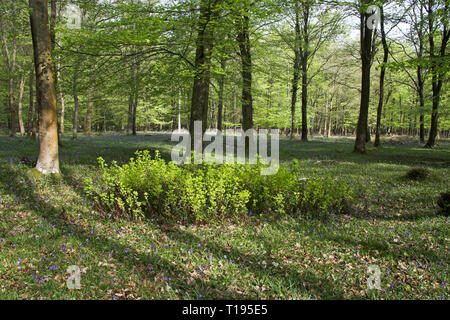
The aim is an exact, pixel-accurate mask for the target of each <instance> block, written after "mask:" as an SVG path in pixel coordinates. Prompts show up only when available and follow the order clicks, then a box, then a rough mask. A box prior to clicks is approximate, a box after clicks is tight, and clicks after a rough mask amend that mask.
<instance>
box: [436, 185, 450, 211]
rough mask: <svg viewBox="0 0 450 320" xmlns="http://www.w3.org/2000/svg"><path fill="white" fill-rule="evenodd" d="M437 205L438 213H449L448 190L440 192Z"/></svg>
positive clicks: (449, 192) (449, 193) (449, 194)
mask: <svg viewBox="0 0 450 320" xmlns="http://www.w3.org/2000/svg"><path fill="white" fill-rule="evenodd" d="M437 205H438V207H439V213H441V214H443V215H445V216H447V217H448V216H449V215H450V191H447V192H442V193H441V194H440V195H439V198H438V201H437Z"/></svg>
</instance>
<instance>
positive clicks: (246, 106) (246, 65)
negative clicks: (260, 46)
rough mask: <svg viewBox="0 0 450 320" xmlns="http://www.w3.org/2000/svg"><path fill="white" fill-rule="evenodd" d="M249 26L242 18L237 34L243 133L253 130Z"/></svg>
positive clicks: (247, 19) (247, 21) (245, 18)
mask: <svg viewBox="0 0 450 320" xmlns="http://www.w3.org/2000/svg"><path fill="white" fill-rule="evenodd" d="M249 24H250V18H249V16H248V15H245V16H243V17H242V19H241V23H240V28H239V29H240V30H239V33H238V43H239V51H240V56H241V66H242V69H241V74H242V129H243V130H244V131H246V130H248V129H251V128H253V97H252V56H251V52H250V35H249V27H250V26H249Z"/></svg>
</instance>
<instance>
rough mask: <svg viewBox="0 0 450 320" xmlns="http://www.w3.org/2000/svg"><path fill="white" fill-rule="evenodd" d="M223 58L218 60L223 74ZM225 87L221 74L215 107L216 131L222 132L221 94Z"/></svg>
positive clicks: (224, 61)
mask: <svg viewBox="0 0 450 320" xmlns="http://www.w3.org/2000/svg"><path fill="white" fill-rule="evenodd" d="M225 63H226V60H225V58H222V59H221V60H220V67H221V68H222V71H223V72H224V73H225ZM224 87H225V75H224V74H221V75H220V77H219V101H218V105H217V129H218V130H219V131H222V122H223V118H224V117H223V92H224Z"/></svg>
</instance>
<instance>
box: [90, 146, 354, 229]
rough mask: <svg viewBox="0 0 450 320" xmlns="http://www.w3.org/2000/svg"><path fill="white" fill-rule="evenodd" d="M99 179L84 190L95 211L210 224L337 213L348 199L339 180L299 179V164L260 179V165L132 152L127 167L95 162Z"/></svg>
mask: <svg viewBox="0 0 450 320" xmlns="http://www.w3.org/2000/svg"><path fill="white" fill-rule="evenodd" d="M98 163H99V166H100V171H101V175H100V178H99V179H98V181H95V182H94V181H93V180H92V179H87V180H85V191H86V193H87V194H88V195H89V196H90V197H92V198H93V200H94V201H95V203H96V205H97V207H98V208H99V209H100V210H103V211H106V212H108V213H112V214H114V215H115V216H129V217H130V216H131V217H143V216H150V217H157V218H163V219H185V220H195V221H213V220H217V219H219V220H220V219H223V218H231V219H238V218H239V217H243V216H244V215H270V216H272V215H274V216H275V215H280V216H281V215H285V214H290V215H294V214H299V213H302V212H303V213H305V212H309V213H311V214H313V215H315V214H321V213H325V214H328V213H330V212H339V211H342V210H343V209H344V208H345V204H346V202H347V201H348V200H350V199H351V198H352V190H351V189H350V188H349V187H348V185H347V184H345V183H344V182H340V181H338V180H335V179H332V178H331V177H329V176H319V175H318V174H315V175H314V176H313V177H312V178H311V179H307V180H304V179H301V178H300V171H301V170H300V168H299V165H298V163H295V162H294V163H292V165H291V166H280V168H279V170H278V172H277V173H276V174H274V175H266V176H264V175H261V174H260V170H261V167H262V166H263V164H262V163H261V162H258V163H257V164H256V165H250V164H239V165H238V164H224V165H215V164H206V163H204V164H185V165H176V164H174V163H173V162H166V161H164V160H163V159H161V158H160V155H159V153H158V152H156V154H155V156H154V157H152V156H151V155H150V153H149V151H147V150H143V151H137V152H136V153H135V157H134V158H131V159H130V161H129V163H127V164H124V165H121V166H119V165H118V164H117V163H116V162H114V161H113V162H112V163H111V165H110V166H108V165H107V164H106V163H105V161H104V160H103V159H102V158H99V159H98Z"/></svg>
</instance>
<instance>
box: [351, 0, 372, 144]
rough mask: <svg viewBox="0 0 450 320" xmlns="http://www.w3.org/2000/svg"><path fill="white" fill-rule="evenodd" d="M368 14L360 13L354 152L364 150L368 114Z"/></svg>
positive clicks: (369, 33)
mask: <svg viewBox="0 0 450 320" xmlns="http://www.w3.org/2000/svg"><path fill="white" fill-rule="evenodd" d="M362 3H363V4H366V5H367V4H368V3H370V1H368V0H363V1H362ZM369 17H370V14H368V13H366V12H364V13H361V25H360V30H361V36H360V43H361V61H362V68H361V69H362V76H361V103H360V107H359V118H358V124H357V126H356V140H355V149H354V151H355V152H358V153H365V152H366V141H367V133H368V115H369V102H370V68H371V65H372V30H371V29H370V28H369V27H368V25H367V20H368V19H369Z"/></svg>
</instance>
